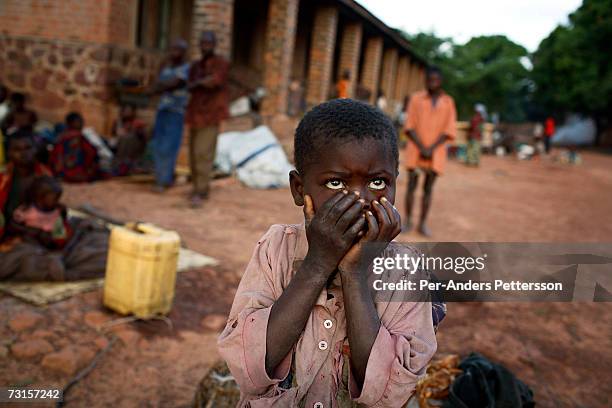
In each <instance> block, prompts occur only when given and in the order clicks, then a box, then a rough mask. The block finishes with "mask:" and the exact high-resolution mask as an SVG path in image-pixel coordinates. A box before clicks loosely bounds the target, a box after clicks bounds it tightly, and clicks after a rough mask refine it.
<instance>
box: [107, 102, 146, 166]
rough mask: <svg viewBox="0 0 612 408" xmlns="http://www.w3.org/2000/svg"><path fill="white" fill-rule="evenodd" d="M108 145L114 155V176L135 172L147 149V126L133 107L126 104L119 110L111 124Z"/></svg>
mask: <svg viewBox="0 0 612 408" xmlns="http://www.w3.org/2000/svg"><path fill="white" fill-rule="evenodd" d="M110 144H111V148H112V149H113V152H114V153H115V156H114V159H113V173H114V175H115V176H126V175H128V174H130V173H131V172H132V171H135V170H137V167H138V164H139V163H138V162H139V160H141V159H142V156H143V155H144V153H145V150H146V148H147V126H146V125H145V123H144V122H143V121H142V120H140V119H138V117H137V113H136V107H135V106H133V105H130V104H126V105H123V106H121V108H120V109H119V118H118V119H117V121H116V122H115V123H114V124H113V136H112V139H111V143H110Z"/></svg>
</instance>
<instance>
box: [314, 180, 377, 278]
mask: <svg viewBox="0 0 612 408" xmlns="http://www.w3.org/2000/svg"><path fill="white" fill-rule="evenodd" d="M364 204H365V201H364V200H363V199H360V198H359V195H358V193H349V192H347V191H342V192H339V193H338V194H336V195H334V196H333V197H331V198H330V199H329V200H327V201H326V202H325V203H324V204H323V205H322V206H321V208H319V209H318V211H317V213H316V214H315V212H314V206H313V202H312V198H311V197H310V196H309V195H306V196H304V217H305V219H306V236H307V238H308V255H307V258H308V259H309V261H312V262H315V263H316V264H318V265H321V266H322V267H323V268H322V270H324V271H326V272H327V273H328V274H329V275H331V274H332V273H333V272H334V271H335V270H336V268H337V267H338V263H339V262H340V260H341V259H342V258H343V257H344V256H345V254H346V253H347V251H348V250H349V249H350V248H351V246H352V245H353V244H354V242H355V239H356V238H357V237H358V234H359V231H361V230H362V229H363V228H364V226H365V224H366V220H365V218H364V217H363V216H362V211H363V208H364ZM329 275H328V276H329Z"/></svg>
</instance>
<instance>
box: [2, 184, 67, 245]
mask: <svg viewBox="0 0 612 408" xmlns="http://www.w3.org/2000/svg"><path fill="white" fill-rule="evenodd" d="M61 196H62V186H61V185H60V183H59V181H57V179H55V178H53V177H51V176H39V177H37V178H36V179H34V181H33V182H32V184H31V185H30V187H29V188H28V191H27V192H26V200H25V202H24V203H23V204H21V205H20V206H19V207H17V209H15V211H14V212H13V215H12V220H11V221H10V222H9V225H8V226H7V233H8V234H9V235H15V236H20V237H22V238H23V239H24V240H34V241H35V242H38V243H39V244H41V245H42V246H44V247H45V248H48V249H61V248H63V247H64V246H65V245H66V242H68V239H69V238H70V236H71V233H72V229H71V227H70V224H69V223H68V215H67V210H66V207H65V206H64V205H63V204H61V203H60V198H61Z"/></svg>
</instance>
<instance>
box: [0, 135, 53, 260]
mask: <svg viewBox="0 0 612 408" xmlns="http://www.w3.org/2000/svg"><path fill="white" fill-rule="evenodd" d="M7 160H8V164H7V166H6V170H5V171H4V172H2V173H0V241H2V239H3V237H4V235H5V234H4V233H5V229H6V225H7V223H8V220H10V219H12V216H13V212H14V211H15V210H16V209H17V207H19V205H20V204H21V203H22V202H23V201H24V200H25V196H26V191H27V189H28V187H29V186H30V184H31V183H32V181H33V180H34V178H36V177H38V176H45V175H46V176H48V175H51V170H49V168H47V166H45V165H44V164H42V163H39V162H38V161H36V156H35V147H34V141H33V139H32V135H31V133H30V132H28V131H26V130H20V131H18V132H17V133H15V134H13V136H12V137H11V138H10V139H9V141H8V150H7ZM0 269H1V268H0Z"/></svg>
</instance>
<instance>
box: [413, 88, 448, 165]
mask: <svg viewBox="0 0 612 408" xmlns="http://www.w3.org/2000/svg"><path fill="white" fill-rule="evenodd" d="M404 129H405V130H406V131H408V130H411V129H412V130H414V131H415V132H416V134H417V136H418V138H419V140H420V141H421V143H422V144H423V145H424V146H425V147H428V146H431V145H433V144H434V143H435V142H436V141H437V140H438V138H439V137H440V135H442V134H445V135H447V136H448V137H449V138H450V140H454V139H455V136H456V133H457V111H456V109H455V101H454V100H453V98H452V97H451V96H450V95H447V94H445V93H442V94H441V95H440V96H439V97H438V100H437V101H436V106H435V107H434V106H432V103H431V97H430V96H429V93H428V92H427V91H420V92H416V93H415V94H413V95H412V96H411V97H410V102H409V103H408V109H407V111H406V124H405V125H404ZM446 156H447V154H446V143H443V144H441V145H439V146H438V147H437V148H436V149H435V150H434V152H433V154H432V158H431V159H430V160H427V159H423V158H421V157H420V151H419V149H418V147H417V146H416V144H415V143H414V142H413V141H412V140H410V139H409V140H408V143H407V145H406V168H408V169H415V168H417V167H418V168H423V169H428V170H433V171H435V172H436V173H437V174H442V173H443V172H444V167H445V165H446Z"/></svg>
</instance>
